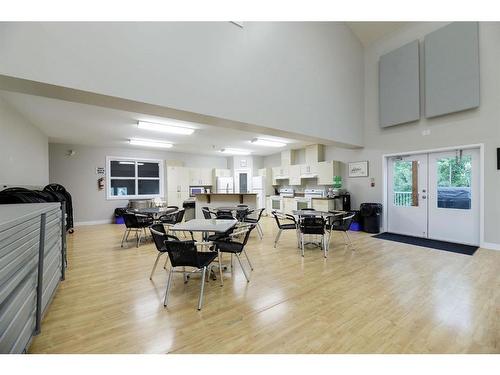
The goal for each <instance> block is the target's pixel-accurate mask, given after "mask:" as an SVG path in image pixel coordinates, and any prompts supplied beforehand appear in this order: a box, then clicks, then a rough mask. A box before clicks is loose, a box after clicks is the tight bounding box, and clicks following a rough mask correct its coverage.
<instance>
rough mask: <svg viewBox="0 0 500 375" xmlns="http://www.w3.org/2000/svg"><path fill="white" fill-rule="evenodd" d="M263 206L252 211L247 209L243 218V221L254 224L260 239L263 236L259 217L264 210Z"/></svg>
mask: <svg viewBox="0 0 500 375" xmlns="http://www.w3.org/2000/svg"><path fill="white" fill-rule="evenodd" d="M264 210H265V208H259V209H255V210H252V211H248V213H247V215H246V216H245V218H244V219H243V222H244V223H250V224H255V226H256V227H257V233H258V234H259V237H260V239H262V237H264V231H263V230H262V227H261V226H260V218H261V217H262V213H263V212H264Z"/></svg>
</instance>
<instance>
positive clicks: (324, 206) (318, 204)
mask: <svg viewBox="0 0 500 375" xmlns="http://www.w3.org/2000/svg"><path fill="white" fill-rule="evenodd" d="M312 208H314V209H315V210H318V211H330V210H333V209H334V208H335V203H334V200H333V199H313V200H312Z"/></svg>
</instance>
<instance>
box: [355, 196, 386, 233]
mask: <svg viewBox="0 0 500 375" xmlns="http://www.w3.org/2000/svg"><path fill="white" fill-rule="evenodd" d="M359 215H360V216H361V225H362V227H363V230H364V231H365V232H367V233H380V219H381V217H382V205H381V204H380V203H361V205H360V206H359Z"/></svg>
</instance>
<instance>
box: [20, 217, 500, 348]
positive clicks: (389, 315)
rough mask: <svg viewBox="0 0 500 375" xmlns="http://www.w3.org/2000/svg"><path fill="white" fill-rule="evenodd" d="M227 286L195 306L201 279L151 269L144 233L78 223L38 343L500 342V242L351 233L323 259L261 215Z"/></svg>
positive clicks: (208, 291)
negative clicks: (462, 245)
mask: <svg viewBox="0 0 500 375" xmlns="http://www.w3.org/2000/svg"><path fill="white" fill-rule="evenodd" d="M263 224H264V225H263V227H264V232H265V236H264V239H263V240H262V241H261V240H259V239H258V237H257V233H253V234H252V237H251V239H250V241H249V244H248V247H247V249H248V253H249V255H250V257H251V260H252V261H253V264H254V268H255V270H254V271H253V272H252V274H251V282H250V283H247V282H246V281H245V279H244V277H243V274H242V272H241V269H240V268H239V265H238V264H237V262H235V263H236V265H235V273H234V276H233V277H231V275H230V273H226V276H225V285H224V287H220V285H219V281H218V280H217V281H210V282H209V283H207V284H206V288H205V304H204V307H203V309H202V310H201V311H197V309H196V304H197V299H198V293H199V278H198V277H193V279H192V280H191V281H190V282H189V283H187V284H184V283H183V281H182V275H180V274H176V275H175V276H174V284H173V287H172V289H171V295H170V305H169V308H168V309H165V308H164V307H163V304H162V301H163V295H164V292H165V285H166V280H167V273H166V271H165V270H164V269H163V268H161V267H158V269H157V271H156V273H155V276H154V278H153V280H152V281H150V280H149V273H150V270H151V268H152V265H153V262H154V260H155V257H156V254H157V252H156V250H155V248H154V245H153V244H152V243H151V242H149V243H148V244H146V245H141V246H140V247H139V248H136V247H135V246H134V244H133V243H130V245H129V247H128V248H120V239H121V236H122V233H123V230H124V229H123V226H121V225H96V226H88V227H79V228H77V229H76V231H75V233H74V234H73V235H70V236H69V240H68V245H69V249H68V257H69V258H68V260H69V269H68V272H67V279H66V281H64V282H63V283H62V284H61V285H60V287H59V289H58V291H57V294H56V296H55V298H54V300H53V302H52V304H51V306H50V307H49V310H48V313H47V314H46V316H45V318H44V321H43V323H42V333H41V334H40V335H39V336H37V337H35V338H34V340H33V343H32V345H31V347H30V350H29V351H30V352H31V353H499V352H500V252H498V251H492V250H485V249H479V250H478V251H477V252H476V254H475V255H474V256H472V257H471V256H466V255H459V254H454V253H448V252H444V251H438V250H432V249H426V248H421V247H416V246H412V245H406V244H401V243H396V242H390V241H384V240H378V239H374V238H372V237H371V236H370V235H368V234H366V233H352V238H353V243H354V247H355V250H354V251H351V250H349V249H347V248H346V247H345V246H344V244H343V240H342V237H341V235H340V234H337V235H336V236H335V237H334V238H332V241H331V245H330V255H329V257H328V259H324V258H323V256H322V252H321V251H320V250H319V249H317V248H310V249H307V250H306V253H305V257H304V258H302V257H301V256H300V255H299V252H298V249H297V248H296V240H295V237H294V233H293V231H287V232H284V233H283V235H282V237H281V241H280V243H279V246H278V247H277V248H276V249H275V248H273V239H274V236H275V235H276V232H277V229H276V227H275V223H274V221H272V220H271V219H269V218H263Z"/></svg>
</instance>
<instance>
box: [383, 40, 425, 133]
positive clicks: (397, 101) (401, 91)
mask: <svg viewBox="0 0 500 375" xmlns="http://www.w3.org/2000/svg"><path fill="white" fill-rule="evenodd" d="M419 76H420V75H419V43H418V40H415V41H413V42H411V43H408V44H406V45H404V46H402V47H400V48H398V49H397V50H394V51H392V52H389V53H388V54H386V55H383V56H382V57H380V61H379V120H380V126H381V127H383V128H384V127H388V126H393V125H398V124H404V123H407V122H411V121H416V120H418V119H420V79H419Z"/></svg>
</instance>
